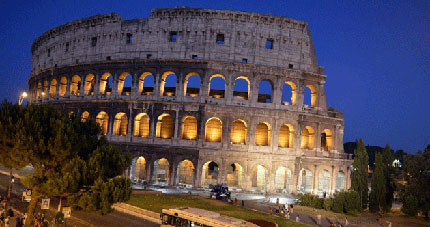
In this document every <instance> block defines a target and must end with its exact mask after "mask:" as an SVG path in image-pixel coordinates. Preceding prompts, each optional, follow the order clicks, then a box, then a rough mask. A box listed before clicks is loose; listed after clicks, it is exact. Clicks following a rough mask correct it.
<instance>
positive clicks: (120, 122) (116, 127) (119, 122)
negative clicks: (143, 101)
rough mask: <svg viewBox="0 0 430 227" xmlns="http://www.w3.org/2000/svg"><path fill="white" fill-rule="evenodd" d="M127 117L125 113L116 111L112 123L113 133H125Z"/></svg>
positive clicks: (122, 134)
mask: <svg viewBox="0 0 430 227" xmlns="http://www.w3.org/2000/svg"><path fill="white" fill-rule="evenodd" d="M127 124H128V118H127V115H126V114H125V113H122V112H121V113H117V114H116V115H115V121H114V123H113V134H114V135H119V136H126V135H127Z"/></svg>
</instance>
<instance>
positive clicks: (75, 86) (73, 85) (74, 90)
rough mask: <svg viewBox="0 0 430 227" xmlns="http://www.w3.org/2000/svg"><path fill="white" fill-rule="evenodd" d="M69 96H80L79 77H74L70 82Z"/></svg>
mask: <svg viewBox="0 0 430 227" xmlns="http://www.w3.org/2000/svg"><path fill="white" fill-rule="evenodd" d="M70 94H71V95H74V96H79V95H80V94H81V77H80V76H78V75H74V76H73V77H72V80H71V81H70Z"/></svg>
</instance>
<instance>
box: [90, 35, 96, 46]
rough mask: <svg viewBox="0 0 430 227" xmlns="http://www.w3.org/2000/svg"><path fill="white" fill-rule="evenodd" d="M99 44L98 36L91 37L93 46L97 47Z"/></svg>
mask: <svg viewBox="0 0 430 227" xmlns="http://www.w3.org/2000/svg"><path fill="white" fill-rule="evenodd" d="M96 45H97V37H93V38H91V46H92V47H95V46H96Z"/></svg>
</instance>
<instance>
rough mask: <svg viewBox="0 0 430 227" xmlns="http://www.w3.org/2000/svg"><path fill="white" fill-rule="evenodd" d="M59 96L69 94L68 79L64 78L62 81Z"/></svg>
mask: <svg viewBox="0 0 430 227" xmlns="http://www.w3.org/2000/svg"><path fill="white" fill-rule="evenodd" d="M58 93H59V95H60V96H62V97H63V96H66V93H67V77H65V76H63V77H61V79H60V89H59V92H58Z"/></svg>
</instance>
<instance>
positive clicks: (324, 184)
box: [318, 169, 330, 194]
mask: <svg viewBox="0 0 430 227" xmlns="http://www.w3.org/2000/svg"><path fill="white" fill-rule="evenodd" d="M318 191H319V192H320V193H321V194H324V192H325V193H329V192H330V173H329V172H328V170H325V169H324V170H321V171H320V172H319V174H318Z"/></svg>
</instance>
